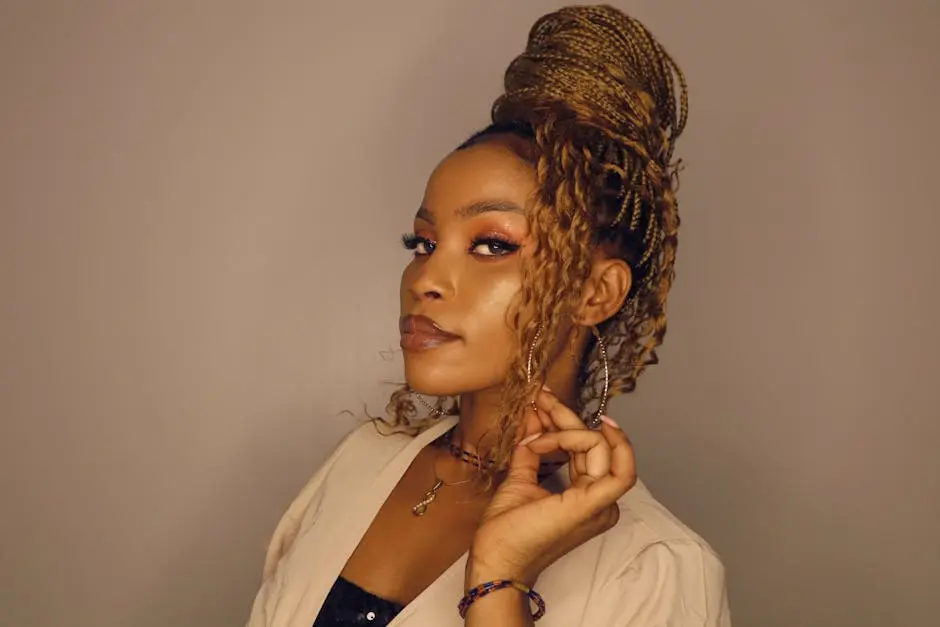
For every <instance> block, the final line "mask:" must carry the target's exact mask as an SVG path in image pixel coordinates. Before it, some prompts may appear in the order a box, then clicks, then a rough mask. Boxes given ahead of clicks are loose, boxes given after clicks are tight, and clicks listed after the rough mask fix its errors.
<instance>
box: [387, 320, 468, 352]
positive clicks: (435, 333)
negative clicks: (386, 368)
mask: <svg viewBox="0 0 940 627" xmlns="http://www.w3.org/2000/svg"><path fill="white" fill-rule="evenodd" d="M398 330H399V331H400V332H401V343H400V344H401V347H402V349H404V350H412V351H421V350H428V349H431V348H436V347H438V346H440V345H441V344H446V343H447V342H453V341H455V340H459V339H460V336H459V335H455V334H453V333H450V332H448V331H445V330H444V329H442V328H441V327H439V326H438V325H437V323H436V322H434V321H433V320H431V319H430V318H428V317H427V316H422V315H418V316H413V315H409V316H405V317H403V318H402V319H401V320H400V321H399V322H398Z"/></svg>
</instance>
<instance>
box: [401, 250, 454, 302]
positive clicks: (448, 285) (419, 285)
mask: <svg viewBox="0 0 940 627" xmlns="http://www.w3.org/2000/svg"><path fill="white" fill-rule="evenodd" d="M410 291H411V294H412V296H414V298H415V299H417V300H447V299H449V298H451V297H453V295H454V280H453V273H452V272H450V271H449V268H448V264H447V263H446V260H445V259H443V255H440V256H438V255H436V254H435V255H431V257H430V258H429V259H428V260H427V261H425V262H424V263H423V264H421V268H420V270H419V271H418V274H417V275H416V276H415V278H414V281H412V283H411V287H410Z"/></svg>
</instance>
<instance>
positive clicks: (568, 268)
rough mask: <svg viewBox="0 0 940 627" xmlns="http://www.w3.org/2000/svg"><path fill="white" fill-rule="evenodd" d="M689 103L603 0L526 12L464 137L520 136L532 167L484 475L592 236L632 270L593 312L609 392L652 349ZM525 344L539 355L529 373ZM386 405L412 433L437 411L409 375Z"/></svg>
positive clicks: (670, 264)
mask: <svg viewBox="0 0 940 627" xmlns="http://www.w3.org/2000/svg"><path fill="white" fill-rule="evenodd" d="M687 116H688V95H687V86H686V82H685V77H684V76H683V74H682V71H681V70H680V69H679V67H678V66H677V65H676V63H675V61H674V60H673V59H672V57H671V56H670V55H669V54H668V53H667V52H666V51H665V49H664V48H663V47H662V46H661V45H660V43H659V42H658V41H657V40H656V39H655V38H654V37H653V35H652V34H651V33H650V32H649V31H648V30H647V29H646V28H645V27H644V26H643V24H641V23H640V22H639V21H638V20H637V19H635V18H633V17H630V16H628V15H625V14H624V13H622V12H621V11H619V10H617V9H614V8H612V7H609V6H577V7H567V8H563V9H560V10H558V11H556V12H553V13H550V14H548V15H545V16H543V17H542V18H540V19H539V20H538V21H537V22H536V23H535V24H534V25H533V27H532V29H531V31H530V32H529V37H528V44H527V46H526V49H525V51H524V52H523V53H522V54H520V55H519V56H518V57H516V58H515V59H514V60H513V61H512V63H510V65H509V67H508V69H507V71H506V75H505V89H504V93H503V94H502V95H501V96H500V97H499V98H498V99H497V100H496V101H495V102H494V104H493V107H492V111H491V117H492V124H491V125H490V126H488V127H487V128H485V129H483V130H482V131H480V132H478V133H476V134H474V135H473V136H472V137H471V138H470V139H468V140H467V141H466V142H464V144H462V145H461V146H460V147H458V150H460V149H462V148H466V147H469V146H472V145H474V144H476V143H479V142H481V141H486V140H488V139H492V138H493V136H495V135H505V134H510V135H515V136H517V137H519V138H522V139H525V140H526V142H527V143H528V144H529V145H531V147H532V150H531V151H522V152H519V153H518V154H519V155H520V156H521V157H523V158H525V159H527V160H528V161H529V162H530V163H531V164H532V165H533V166H534V168H535V171H536V176H537V181H538V198H536V199H534V200H535V207H534V208H533V210H532V211H531V212H530V215H529V224H530V231H531V234H532V238H533V239H534V241H535V247H534V251H533V254H532V256H531V258H529V259H528V260H527V263H526V264H525V267H524V269H523V288H522V290H521V292H520V294H519V295H518V299H517V303H516V305H515V306H514V309H513V313H512V317H511V323H512V325H513V327H514V328H515V330H516V333H517V337H518V346H519V354H518V358H517V359H516V360H515V363H514V365H513V367H512V368H511V369H510V371H509V373H508V375H507V379H506V383H505V386H504V402H503V407H502V411H501V418H500V420H499V422H498V424H497V429H498V432H499V433H500V434H501V435H500V438H499V440H498V442H496V443H495V444H494V445H493V446H492V447H489V449H488V450H482V449H481V450H480V453H481V454H483V455H489V456H490V457H493V458H494V459H495V460H496V462H497V463H496V464H495V465H494V467H493V468H492V469H491V470H490V471H485V470H480V471H479V473H480V478H481V479H482V484H483V485H486V486H489V485H491V482H492V480H493V479H494V477H495V475H496V473H498V472H500V471H502V470H504V469H505V467H506V465H507V464H508V460H509V456H510V453H511V449H512V443H513V441H514V438H515V436H516V432H517V428H518V424H519V422H520V421H519V417H520V416H521V415H522V412H523V410H524V407H525V404H526V402H527V401H526V399H527V398H529V395H530V394H531V393H532V392H534V389H535V387H536V386H537V385H538V382H539V381H540V380H542V379H543V378H544V375H545V373H546V370H547V368H548V366H549V363H548V350H549V347H550V346H551V345H552V344H553V342H554V338H555V337H556V336H557V333H558V330H559V328H560V326H561V325H562V324H563V323H564V322H565V320H570V316H571V314H572V313H573V311H574V310H575V308H576V307H577V305H578V304H579V302H580V298H581V293H582V289H583V287H584V285H585V282H586V280H587V279H588V277H589V276H590V272H591V253H592V251H594V250H595V249H596V248H597V247H600V246H602V247H604V250H606V251H608V252H609V253H611V254H613V255H615V256H617V257H619V258H621V259H623V260H624V261H626V262H627V263H628V264H629V266H630V269H631V273H632V279H633V282H632V285H631V289H630V292H629V294H628V298H627V304H626V305H625V306H624V307H623V308H622V309H621V310H620V311H619V312H618V313H617V314H615V315H614V316H612V317H611V318H610V319H608V320H606V321H605V322H604V323H602V324H601V325H599V330H600V331H601V333H602V334H603V336H604V339H605V342H606V344H607V346H608V363H609V368H610V392H609V393H610V395H611V396H613V395H616V394H621V393H627V392H631V391H633V389H634V388H635V387H636V380H637V378H638V377H639V375H640V374H641V373H642V372H643V370H644V369H645V368H646V367H647V366H648V365H652V364H655V363H658V358H657V356H656V347H657V346H659V345H660V344H661V343H662V341H663V337H664V336H665V333H666V299H667V296H668V293H669V290H670V287H671V286H672V283H673V280H674V276H675V271H674V265H675V258H676V246H677V231H678V227H679V215H678V203H677V200H676V196H675V191H676V189H677V186H678V169H679V163H678V162H676V163H673V161H672V157H673V152H674V149H675V142H676V139H677V138H678V137H679V135H680V134H681V133H682V131H683V129H684V127H685V124H686V119H687ZM523 312H525V315H523ZM539 329H541V333H537V332H538V330H539ZM530 346H531V347H532V352H533V356H534V361H535V364H536V365H537V371H536V372H534V373H533V380H532V382H529V381H527V377H526V356H527V352H528V350H529V347H530ZM596 353H597V347H596V342H595V341H594V339H593V337H592V339H591V341H590V343H589V345H588V347H587V350H586V352H585V354H584V356H583V358H582V362H581V364H582V366H581V369H580V373H579V380H578V384H579V389H580V399H579V405H580V406H579V410H581V411H582V413H583V412H585V411H586V410H587V409H588V408H589V406H590V405H591V404H592V403H595V402H597V401H598V399H599V396H600V390H599V387H600V386H602V385H603V374H602V372H601V368H600V365H601V364H600V361H599V359H598V355H597V354H596ZM441 402H442V403H443V402H444V400H442V401H441ZM441 407H442V408H443V407H444V405H441ZM387 409H388V412H389V414H390V415H391V418H392V420H391V422H389V423H387V424H390V425H391V426H394V427H402V429H399V430H405V431H407V432H412V433H418V432H420V431H422V430H423V429H424V428H426V427H427V426H430V424H433V423H434V422H436V419H434V418H428V419H425V420H419V419H417V417H416V416H417V411H416V408H415V406H414V403H413V402H412V401H411V396H410V392H409V390H408V389H407V388H403V389H400V390H398V391H396V392H395V393H394V394H393V395H392V397H391V399H390V401H389V405H388V408H387ZM446 411H447V413H454V412H455V411H456V406H455V405H454V404H451V405H450V406H449V408H448V409H447V410H446Z"/></svg>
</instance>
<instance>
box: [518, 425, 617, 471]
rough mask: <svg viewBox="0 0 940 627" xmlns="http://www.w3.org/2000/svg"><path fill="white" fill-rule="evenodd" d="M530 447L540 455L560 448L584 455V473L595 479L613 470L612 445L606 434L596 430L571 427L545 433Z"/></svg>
mask: <svg viewBox="0 0 940 627" xmlns="http://www.w3.org/2000/svg"><path fill="white" fill-rule="evenodd" d="M528 448H529V450H531V451H533V452H535V453H538V454H539V455H545V454H546V453H550V452H552V451H556V450H559V449H561V450H563V451H566V452H567V453H569V454H570V455H583V456H584V474H585V475H587V476H589V477H591V478H592V479H595V480H596V479H600V478H601V477H603V476H605V475H607V474H608V473H610V470H611V456H610V453H611V449H610V445H608V444H607V442H606V440H605V439H604V436H603V435H601V434H600V433H598V432H596V431H589V430H587V429H579V430H571V429H569V430H566V431H554V432H552V433H543V434H542V435H541V436H539V437H538V438H537V439H535V440H534V441H532V442H530V443H529V444H528Z"/></svg>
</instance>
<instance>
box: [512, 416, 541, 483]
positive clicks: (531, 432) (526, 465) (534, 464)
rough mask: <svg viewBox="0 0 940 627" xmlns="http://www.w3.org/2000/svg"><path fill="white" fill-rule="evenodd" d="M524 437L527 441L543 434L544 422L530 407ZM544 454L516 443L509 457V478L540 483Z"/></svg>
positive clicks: (523, 432)
mask: <svg viewBox="0 0 940 627" xmlns="http://www.w3.org/2000/svg"><path fill="white" fill-rule="evenodd" d="M521 431H522V439H521V440H520V441H521V442H525V441H526V439H527V438H532V437H533V436H537V435H541V434H542V423H541V422H540V421H539V419H538V416H536V415H535V411H534V410H532V409H531V408H530V409H528V410H527V411H526V412H525V414H524V417H523V424H522V429H521ZM541 459H542V456H541V455H540V454H539V453H536V452H534V451H532V450H531V449H530V448H529V447H528V446H526V445H525V444H523V445H522V446H520V445H519V444H516V446H515V447H513V450H512V455H511V456H510V458H509V471H508V474H507V475H506V478H507V479H510V480H514V481H523V482H525V483H532V484H535V483H538V474H539V465H540V464H541Z"/></svg>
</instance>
